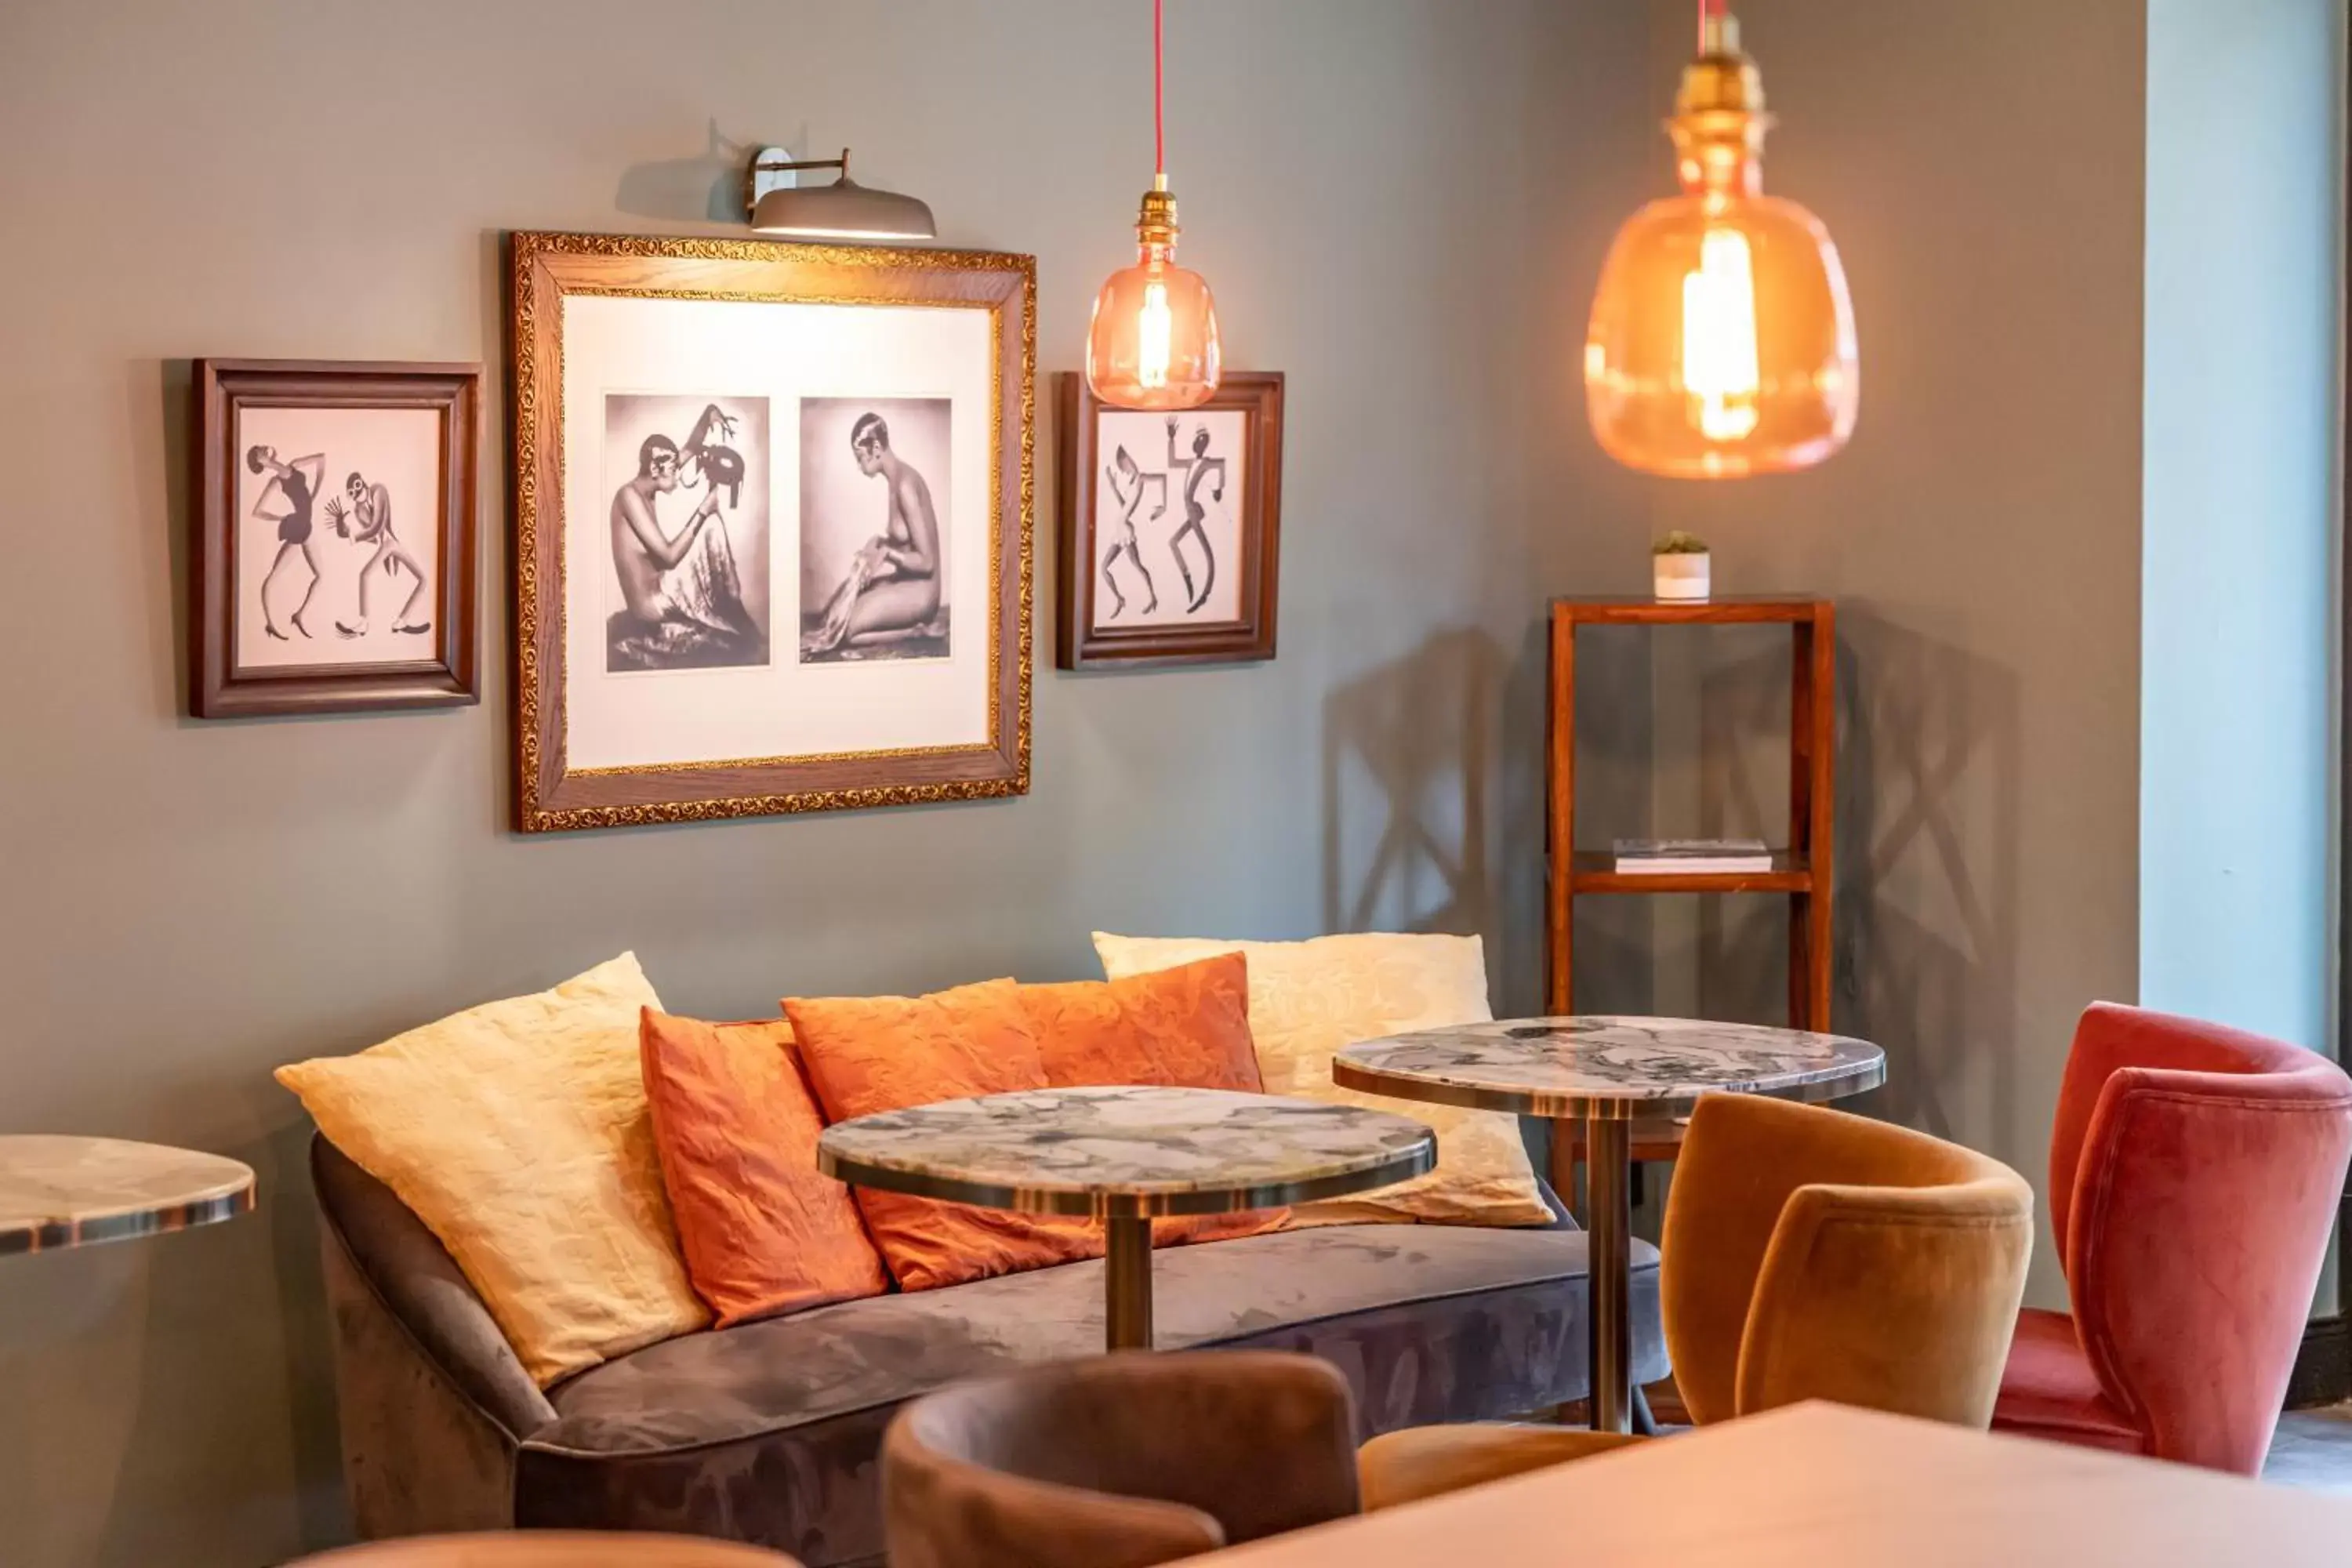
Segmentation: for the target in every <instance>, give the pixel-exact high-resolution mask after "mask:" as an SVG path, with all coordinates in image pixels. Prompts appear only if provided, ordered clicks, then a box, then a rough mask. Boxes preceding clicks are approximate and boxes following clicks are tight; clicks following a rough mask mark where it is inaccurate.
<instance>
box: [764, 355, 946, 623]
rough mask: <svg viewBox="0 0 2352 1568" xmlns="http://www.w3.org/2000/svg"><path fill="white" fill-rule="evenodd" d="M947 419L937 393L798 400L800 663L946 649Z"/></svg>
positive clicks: (943, 405)
mask: <svg viewBox="0 0 2352 1568" xmlns="http://www.w3.org/2000/svg"><path fill="white" fill-rule="evenodd" d="M953 419H954V412H953V405H952V403H951V402H950V400H949V399H947V398H944V397H804V398H803V399H802V400H801V518H800V521H801V559H800V570H801V645H800V658H801V662H802V663H803V664H844V663H863V662H866V661H867V660H871V659H905V658H949V657H950V655H951V654H952V653H953V651H954V642H953V639H952V638H951V637H950V635H949V628H950V617H951V614H952V611H953V608H954V606H953V605H952V603H951V602H950V589H951V586H952V584H953V582H954V574H953V573H952V572H951V571H950V569H949V561H948V553H947V552H948V545H949V542H950V539H951V538H952V537H953V532H954V531H953V530H952V529H951V528H950V526H949V524H950V521H951V519H950V512H949V510H948V509H949V506H950V502H951V501H952V500H954V497H953V495H952V494H951V493H950V490H949V489H946V488H945V486H944V485H943V484H942V483H937V482H935V481H942V480H944V479H946V478H947V476H948V474H949V472H950V468H949V463H950V454H951V449H952V443H951V441H950V436H951V434H952V429H953Z"/></svg>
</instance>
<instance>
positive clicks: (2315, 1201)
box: [1993, 1003, 2352, 1475]
mask: <svg viewBox="0 0 2352 1568" xmlns="http://www.w3.org/2000/svg"><path fill="white" fill-rule="evenodd" d="M2347 1158H2352V1079H2347V1078H2346V1077H2345V1075H2344V1072H2343V1070H2342V1069H2341V1068H2337V1067H2336V1064H2335V1063H2333V1062H2330V1061H2329V1060H2327V1059H2326V1058H2324V1057H2321V1056H2317V1055H2315V1054H2314V1053H2312V1052H2310V1051H2306V1050H2305V1049H2303V1048H2302V1047H2298V1046H2291V1045H2288V1044H2286V1043H2285V1042H2284V1041H2280V1040H2273V1039H2268V1038H2265V1037H2263V1036H2260V1035H2252V1034H2248V1033H2246V1032H2244V1031H2242V1030H2239V1029H2231V1028H2226V1027H2224V1026H2221V1025H2219V1024H2208V1023H2200V1022H2199V1021H2198V1020H2196V1019H2193V1018H2180V1017H2175V1016H2170V1015H2168V1014H2164V1013H2153V1012H2147V1011H2145V1010H2143V1009H2141V1008H2137V1007H2123V1006H2117V1005H2113V1004H2109V1003H2101V1004H2098V1005H2095V1006H2094V1007H2092V1008H2091V1009H2090V1010H2089V1011H2088V1012H2086V1013H2084V1015H2083V1018H2082V1022H2081V1023H2080V1025H2079V1026H2077V1027H2076V1029H2075V1032H2074V1049H2073V1051H2072V1053H2071V1054H2070V1055H2069V1056H2068V1058H2067V1061H2066V1072H2065V1077H2064V1079H2063V1081H2062V1083H2061V1085H2060V1089H2059V1094H2058V1119H2057V1125H2056V1129H2055V1131H2053V1134H2052V1136H2051V1143H2050V1213H2051V1220H2052V1224H2053V1230H2054V1231H2055V1239H2056V1241H2057V1244H2058V1250H2059V1256H2060V1258H2061V1259H2062V1260H2063V1264H2064V1267H2065V1270H2066V1285H2067V1291H2068V1294H2069V1296H2070V1297H2071V1298H2072V1300H2073V1306H2074V1310H2073V1312H2072V1314H2071V1315H2069V1314H2068V1313H2064V1312H2045V1311H2028V1312H2026V1313H2024V1314H2022V1315H2021V1317H2020V1319H2019V1321H2018V1325H2017V1335H2016V1342H2015V1343H2014V1344H2013V1346H2012V1347H2011V1352H2010V1360H2009V1368H2008V1371H2007V1373H2006V1374H2005V1375H2004V1376H2003V1378H2002V1380H2001V1389H2000V1405H1999V1406H1998V1407H1997V1408H1996V1409H1995V1411H1994V1414H1993V1426H1995V1427H1996V1428H1997V1429H2000V1430H2003V1431H2011V1432H2021V1433H2025V1434H2029V1435H2031V1436H2038V1437H2047V1438H2052V1439H2055V1440H2056V1441H2059V1442H2064V1443H2076V1444H2082V1445H2084V1446H2087V1447H2102V1448H2115V1449H2119V1450H2121V1451H2123V1452H2126V1453H2136V1454H2152V1455H2155V1456H2157V1457H2158V1458H2167V1459H2179V1460H2182V1461H2185V1462H2187V1463H2189V1464H2194V1465H2202V1466H2206V1467H2208V1468H2212V1469H2218V1470H2232V1471H2235V1472H2237V1473H2239V1474H2241V1475H2253V1474H2255V1473H2256V1472H2257V1471H2259V1470H2260V1469H2261V1468H2262V1463H2263V1456H2264V1455H2265V1454H2266V1453H2268V1451H2269V1449H2270V1441H2271V1433H2272V1431H2273V1428H2274V1427H2275V1426H2277V1424H2278V1414H2279V1407H2280V1405H2281V1404H2282V1403H2283V1401H2284V1397H2285V1394H2286V1384H2287V1376H2288V1373H2290V1372H2291V1371H2292V1370H2293V1368H2294V1355H2295V1351H2296V1348H2297V1347H2298V1346H2299V1345H2300V1343H2301V1342H2302V1339H2303V1329H2304V1323H2305V1319H2306V1318H2307V1317H2308V1315H2309V1313H2310V1310H2311V1298H2312V1291H2313V1289H2314V1287H2315V1285H2316V1283H2317V1281H2318V1278H2319V1269H2320V1265H2321V1262H2322V1259H2323V1258H2325V1256H2326V1250H2327V1237H2328V1232H2329V1228H2330V1226H2332V1225H2333V1224H2334V1221H2335V1216H2336V1205H2337V1203H2338V1201H2339V1200H2340V1199H2341V1197H2342V1196H2343V1193H2344V1176H2345V1167H2346V1163H2347Z"/></svg>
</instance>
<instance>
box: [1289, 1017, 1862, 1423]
mask: <svg viewBox="0 0 2352 1568" xmlns="http://www.w3.org/2000/svg"><path fill="white" fill-rule="evenodd" d="M1331 1077H1332V1079H1333V1081H1335V1082H1337V1083H1339V1084H1340V1085H1342V1086H1343V1087H1345V1088H1348V1089H1362V1090H1365V1091H1367V1092H1369V1093H1372V1094H1388V1095H1394V1096H1396V1097H1398V1098H1399V1099H1402V1100H1428V1101H1431V1102H1433V1103H1435V1104H1439V1105H1467V1106H1475V1107H1477V1108H1479V1109H1481V1110H1510V1111H1517V1113H1518V1114H1520V1115H1522V1116H1541V1117H1546V1118H1548V1119H1549V1120H1551V1121H1555V1122H1570V1121H1582V1122H1583V1123H1584V1124H1585V1138H1584V1146H1585V1156H1584V1158H1585V1165H1584V1170H1585V1188H1586V1202H1585V1208H1586V1210H1587V1213H1586V1216H1585V1225H1586V1228H1587V1229H1588V1231H1590V1233H1591V1241H1590V1242H1589V1244H1588V1245H1589V1247H1590V1252H1589V1258H1590V1270H1589V1275H1588V1278H1589V1280H1590V1286H1591V1307H1590V1310H1589V1311H1588V1313H1587V1321H1588V1322H1589V1324H1590V1327H1591V1362H1590V1363H1589V1364H1590V1366H1591V1373H1592V1376H1591V1384H1592V1398H1591V1407H1592V1425H1593V1426H1595V1427H1596V1428H1598V1429H1600V1430H1601V1431H1608V1432H1622V1431H1624V1430H1625V1429H1626V1427H1627V1426H1628V1425H1629V1424H1630V1422H1631V1419H1632V1415H1633V1378H1632V1374H1633V1318H1632V1310H1631V1298H1632V1294H1633V1207H1632V1202H1631V1194H1632V1190H1633V1179H1632V1178H1633V1158H1632V1156H1633V1125H1634V1123H1635V1122H1637V1121H1646V1122H1657V1121H1666V1120H1669V1119H1671V1118H1673V1117H1676V1116H1687V1115H1688V1114H1689V1113H1690V1110H1691V1108H1692V1107H1693V1106H1695V1105H1696V1104H1697V1103H1698V1100H1699V1098H1700V1097H1701V1096H1702V1095H1707V1094H1763V1095H1770V1096H1773V1097H1774V1098H1776V1099H1781V1100H1834V1099H1836V1098H1838V1097H1839V1096H1841V1095H1848V1094H1859V1093H1861V1092H1862V1091H1863V1090H1864V1089H1875V1088H1877V1087H1878V1085H1880V1084H1881V1083H1883V1082H1885V1079H1886V1053H1885V1052H1884V1051H1882V1050H1880V1049H1879V1048H1878V1047H1876V1046H1874V1045H1872V1044H1871V1043H1870V1042H1868V1041H1867V1040H1854V1039H1848V1038H1846V1037H1843V1036H1842V1035H1815V1034H1807V1033H1804V1032H1802V1031H1799V1030H1794V1029H1768V1028H1762V1027H1759V1026H1751V1025H1747V1024H1716V1023H1708V1022H1706V1021H1704V1020H1700V1019H1696V1018H1619V1017H1580V1018H1520V1019H1507V1020H1503V1021H1500V1022H1496V1023H1492V1024H1465V1025H1462V1026H1459V1027H1455V1028H1450V1029H1424V1030H1422V1031H1420V1032H1418V1033H1415V1034H1410V1035H1393V1036H1391V1037H1387V1038H1385V1039H1379V1040H1366V1041H1363V1042H1362V1043H1361V1044H1359V1045H1353V1046H1349V1047H1347V1048H1346V1049H1344V1050H1342V1051H1340V1052H1339V1054H1338V1055H1337V1056H1336V1057H1334V1058H1332V1062H1331ZM1570 1135H1571V1130H1570V1129H1569V1128H1567V1127H1565V1126H1561V1127H1555V1128H1554V1129H1553V1131H1552V1136H1553V1137H1555V1138H1565V1137H1569V1136H1570Z"/></svg>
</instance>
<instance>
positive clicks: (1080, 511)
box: [1054, 370, 1283, 669]
mask: <svg viewBox="0 0 2352 1568" xmlns="http://www.w3.org/2000/svg"><path fill="white" fill-rule="evenodd" d="M1282 396H1283V380H1282V373H1281V372H1280V371H1268V370H1257V371H1249V370H1244V371H1228V372H1227V373H1226V374H1225V376H1224V378H1223V381H1222V382H1221V383H1220V384H1219V385H1218V387H1217V393H1216V395H1215V396H1214V397H1212V398H1211V399H1209V401H1208V402H1206V403H1204V404H1202V405H1201V407H1200V408H1199V409H1197V410H1186V412H1188V413H1195V412H1207V411H1211V410H1216V409H1229V410H1231V409H1237V410H1239V411H1240V412H1241V413H1242V414H1243V415H1244V416H1245V417H1246V418H1247V420H1248V428H1249V437H1248V443H1247V450H1248V452H1249V454H1250V457H1249V471H1248V473H1247V474H1246V475H1244V477H1243V482H1244V488H1243V490H1242V500H1243V508H1242V515H1241V518H1240V520H1239V521H1240V522H1241V528H1242V543H1241V572H1242V581H1241V609H1242V613H1241V616H1240V618H1239V619H1238V620H1232V621H1219V622H1215V623H1213V624H1208V625H1203V626H1133V627H1111V628H1107V629H1103V630H1096V629H1093V627H1094V613H1095V573H1094V563H1095V560H1096V551H1097V545H1096V541H1095V523H1094V520H1095V483H1096V479H1097V476H1098V474H1099V473H1100V471H1101V467H1102V465H1101V464H1100V463H1099V462H1098V461H1097V456H1096V451H1095V430H1096V428H1097V425H1096V420H1097V416H1098V415H1100V414H1102V413H1103V412H1105V411H1106V410H1105V405H1103V404H1102V403H1101V402H1100V401H1098V400H1097V398H1096V396H1095V395H1094V392H1093V390H1092V389H1091V388H1090V387H1088V386H1087V384H1086V377H1084V376H1083V375H1080V374H1076V372H1073V371H1065V372H1063V373H1062V374H1060V375H1059V376H1057V377H1055V415H1056V422H1057V425H1058V426H1059V430H1058V434H1059V443H1058V444H1059V447H1060V449H1061V484H1060V486H1059V487H1058V490H1059V495H1058V500H1057V504H1056V510H1057V512H1058V521H1059V523H1060V530H1059V534H1060V540H1059V545H1060V547H1059V549H1058V550H1057V551H1056V552H1055V570H1054V575H1055V601H1056V605H1057V611H1058V614H1057V618H1056V621H1055V639H1054V661H1055V665H1056V666H1057V667H1059V668H1063V669H1092V668H1115V667H1118V666H1129V667H1132V666H1146V665H1172V664H1234V663H1242V662H1245V661H1248V660H1253V659H1266V658H1273V657H1274V633H1275V612H1276V607H1277V603H1278V600H1279V598H1280V593H1279V588H1280V578H1281V564H1282Z"/></svg>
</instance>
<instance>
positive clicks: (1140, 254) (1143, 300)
mask: <svg viewBox="0 0 2352 1568" xmlns="http://www.w3.org/2000/svg"><path fill="white" fill-rule="evenodd" d="M1161 80H1162V73H1161V71H1160V0H1151V132H1152V143H1153V154H1154V158H1153V167H1154V169H1155V171H1156V172H1155V173H1154V174H1152V176H1151V188H1150V190H1148V191H1146V192H1144V193H1143V211H1142V212H1141V213H1140V214H1139V216H1137V218H1136V220H1135V243H1136V251H1137V255H1136V259H1135V265H1134V266H1132V267H1126V268H1120V269H1119V270H1118V271H1117V272H1114V273H1112V274H1111V275H1110V278H1109V279H1108V281H1107V282H1105V283H1104V284H1103V286H1102V292H1101V293H1099V294H1097V295H1096V296H1095V314H1094V320H1093V321H1092V322H1091V323H1090V324H1089V325H1088V326H1087V385H1088V386H1090V387H1092V388H1093V389H1094V395H1096V396H1097V397H1098V398H1100V399H1101V400H1102V401H1103V402H1105V403H1108V404H1111V405H1114V406H1117V407H1120V408H1198V407H1199V406H1200V405H1202V404H1203V403H1206V402H1208V401H1209V399H1210V398H1212V397H1213V396H1215V395H1216V392H1217V379H1218V377H1219V376H1220V375H1221V374H1223V368H1224V362H1223V350H1222V349H1221V348H1220V347H1219V345H1218V342H1217V306H1216V301H1215V300H1212V299H1211V298H1210V297H1209V285H1208V281H1207V279H1203V278H1202V276H1201V275H1200V274H1199V273H1197V272H1194V271H1192V269H1191V268H1184V267H1179V266H1177V265H1176V236H1177V233H1178V229H1177V227H1176V198H1175V197H1174V196H1172V195H1169V193H1168V138H1167V134H1166V132H1165V130H1164V129H1163V127H1164V125H1165V122H1166V116H1165V113H1164V109H1163V103H1164V98H1165V95H1164V93H1163V92H1162V90H1161Z"/></svg>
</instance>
